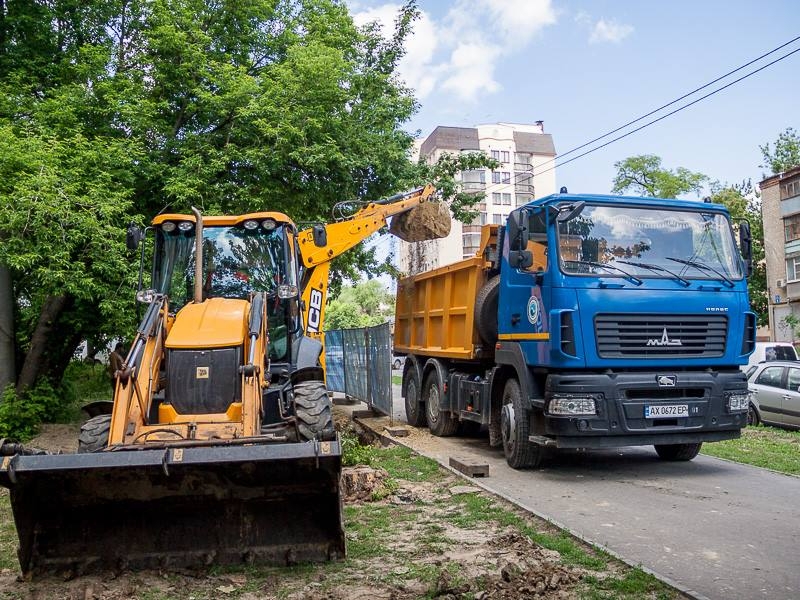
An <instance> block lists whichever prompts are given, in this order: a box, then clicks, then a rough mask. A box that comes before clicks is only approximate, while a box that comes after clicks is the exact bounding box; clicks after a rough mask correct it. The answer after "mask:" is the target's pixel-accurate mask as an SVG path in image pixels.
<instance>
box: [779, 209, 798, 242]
mask: <svg viewBox="0 0 800 600" xmlns="http://www.w3.org/2000/svg"><path fill="white" fill-rule="evenodd" d="M783 233H784V238H785V240H786V241H787V242H792V241H794V240H800V214H798V215H792V216H791V217H786V218H785V219H784V220H783Z"/></svg>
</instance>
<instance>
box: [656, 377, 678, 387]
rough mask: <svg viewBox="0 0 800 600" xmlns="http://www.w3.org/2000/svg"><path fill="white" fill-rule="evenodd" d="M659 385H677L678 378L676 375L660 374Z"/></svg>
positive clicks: (657, 378)
mask: <svg viewBox="0 0 800 600" xmlns="http://www.w3.org/2000/svg"><path fill="white" fill-rule="evenodd" d="M656 381H657V382H658V385H659V387H675V384H676V383H677V382H678V378H677V377H676V376H675V375H659V376H658V377H656Z"/></svg>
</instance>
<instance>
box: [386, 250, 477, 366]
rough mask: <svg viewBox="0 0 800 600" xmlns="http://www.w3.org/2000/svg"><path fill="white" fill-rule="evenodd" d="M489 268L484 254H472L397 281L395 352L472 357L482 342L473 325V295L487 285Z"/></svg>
mask: <svg viewBox="0 0 800 600" xmlns="http://www.w3.org/2000/svg"><path fill="white" fill-rule="evenodd" d="M488 269H489V263H487V261H486V260H485V259H484V258H483V256H476V257H474V258H468V259H465V260H462V261H460V262H457V263H454V264H452V265H447V266H444V267H439V268H438V269H434V270H432V271H427V272H425V273H420V274H419V275H413V276H411V277H406V278H404V279H401V280H400V281H399V282H398V284H397V306H396V308H395V327H394V351H395V352H396V353H400V354H423V355H426V356H436V357H440V358H454V359H462V360H469V359H475V358H477V357H478V356H479V355H480V352H481V341H480V337H479V336H478V332H477V329H476V327H475V299H476V297H477V294H478V290H480V289H481V287H483V285H484V284H485V283H486V276H487V272H488ZM484 354H485V351H484Z"/></svg>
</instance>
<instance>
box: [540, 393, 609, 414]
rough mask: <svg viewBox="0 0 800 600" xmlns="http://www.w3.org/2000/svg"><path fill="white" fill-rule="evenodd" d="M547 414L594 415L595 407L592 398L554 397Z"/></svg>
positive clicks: (595, 412)
mask: <svg viewBox="0 0 800 600" xmlns="http://www.w3.org/2000/svg"><path fill="white" fill-rule="evenodd" d="M547 412H548V413H550V414H551V415H570V416H575V415H596V414H597V406H596V405H595V401H594V398H590V397H586V396H554V397H553V398H551V400H550V404H549V405H548V408H547Z"/></svg>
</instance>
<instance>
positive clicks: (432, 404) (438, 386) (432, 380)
mask: <svg viewBox="0 0 800 600" xmlns="http://www.w3.org/2000/svg"><path fill="white" fill-rule="evenodd" d="M422 389H423V396H422V397H423V398H424V399H425V414H426V415H427V417H428V429H430V430H431V433H432V434H433V435H436V436H439V437H446V436H448V435H453V434H454V433H455V432H456V430H457V429H458V419H454V418H453V416H452V415H451V414H450V413H448V412H442V411H441V410H439V399H440V398H441V397H442V382H441V381H439V373H438V371H437V370H436V369H434V370H432V371H431V372H430V373H428V376H427V377H426V378H425V387H424V388H422Z"/></svg>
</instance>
